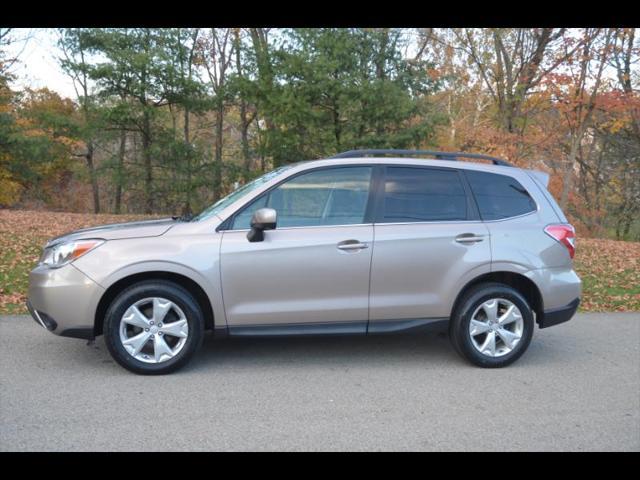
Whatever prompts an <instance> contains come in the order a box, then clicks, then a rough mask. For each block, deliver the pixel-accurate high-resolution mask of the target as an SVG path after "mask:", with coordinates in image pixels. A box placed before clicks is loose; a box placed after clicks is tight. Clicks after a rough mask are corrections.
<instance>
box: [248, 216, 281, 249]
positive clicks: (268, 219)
mask: <svg viewBox="0 0 640 480" xmlns="http://www.w3.org/2000/svg"><path fill="white" fill-rule="evenodd" d="M277 221H278V214H277V213H276V211H275V210H274V209H273V208H261V209H259V210H256V211H255V212H254V213H253V216H252V217H251V230H249V233H247V240H249V241H250V242H262V241H263V240H264V231H265V230H274V229H275V228H276V223H277Z"/></svg>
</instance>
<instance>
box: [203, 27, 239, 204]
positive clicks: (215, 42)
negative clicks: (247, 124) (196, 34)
mask: <svg viewBox="0 0 640 480" xmlns="http://www.w3.org/2000/svg"><path fill="white" fill-rule="evenodd" d="M208 33H209V34H208V35H207V36H205V37H204V38H203V39H202V41H201V55H202V59H203V63H204V65H205V67H206V70H207V74H208V76H209V82H210V85H211V89H212V90H213V94H214V96H215V97H214V98H215V118H216V125H215V145H214V162H215V166H214V184H213V198H214V200H217V199H218V198H220V197H221V194H222V145H223V144H222V142H223V131H224V130H223V128H224V113H225V107H226V94H227V92H226V87H227V72H228V70H229V66H230V64H231V62H232V60H233V53H234V52H233V50H234V49H233V41H232V38H231V37H232V35H233V29H232V28H212V29H210V31H209V32H208Z"/></svg>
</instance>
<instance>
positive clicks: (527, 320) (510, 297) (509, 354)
mask: <svg viewBox="0 0 640 480" xmlns="http://www.w3.org/2000/svg"><path fill="white" fill-rule="evenodd" d="M493 301H497V307H496V308H497V312H498V315H496V316H495V317H499V316H500V312H506V311H507V310H508V309H509V308H510V305H513V306H515V307H516V309H517V310H516V309H513V310H512V312H513V313H512V314H511V315H507V316H506V317H503V318H505V322H509V323H505V324H504V325H500V324H498V322H495V321H491V320H490V318H495V317H493V315H492V314H491V313H487V312H491V310H492V309H491V308H490V309H486V311H485V307H484V305H488V306H492V305H493ZM485 302H486V303H485ZM518 310H519V313H520V315H518ZM474 314H475V317H474ZM472 317H474V320H475V321H474V326H473V327H472V328H473V329H474V331H476V333H475V334H474V335H472V332H471V329H470V324H471V320H472ZM507 318H508V320H506V319H507ZM484 322H486V323H484ZM476 325H480V328H478V327H476ZM487 325H490V327H491V328H495V330H483V329H484V328H489V327H487ZM533 328H534V318H533V312H532V310H531V307H530V306H529V304H528V303H527V300H526V299H525V298H524V297H523V296H522V294H520V293H519V292H518V291H517V290H515V289H514V288H512V287H510V286H508V285H505V284H502V283H494V282H491V283H489V282H487V283H481V284H479V285H476V286H474V287H472V288H471V289H470V290H469V291H468V292H466V293H465V294H464V296H463V297H462V299H461V300H460V302H459V303H458V306H457V307H456V311H455V312H454V314H453V316H452V317H451V321H450V323H449V336H450V338H451V343H452V344H453V347H454V348H455V350H456V351H457V352H458V353H459V354H460V355H461V356H462V357H463V358H465V359H467V360H468V361H469V362H471V363H473V364H474V365H477V366H479V367H484V368H499V367H506V366H507V365H510V364H511V363H513V362H515V361H516V360H517V359H518V358H520V356H522V354H523V353H524V352H525V351H526V350H527V348H528V347H529V344H530V343H531V337H532V336H533ZM505 330H508V332H507V331H505ZM477 332H483V333H477ZM492 332H493V333H492ZM510 333H511V334H510ZM518 334H519V335H520V336H519V338H517V337H518ZM490 335H493V338H494V339H495V340H494V342H491V339H490V338H488V337H489V336H490ZM503 337H504V338H506V339H507V341H505V340H503ZM487 339H488V340H489V341H488V342H486V343H485V341H486V340H487ZM516 339H517V340H516ZM507 342H513V347H512V348H509V345H508V343H507ZM491 343H493V350H494V354H493V355H495V356H492V354H491ZM485 344H486V345H489V347H487V348H486V349H485V350H484V352H481V351H480V349H479V348H482V347H483V346H484V345H485ZM476 345H478V346H476Z"/></svg>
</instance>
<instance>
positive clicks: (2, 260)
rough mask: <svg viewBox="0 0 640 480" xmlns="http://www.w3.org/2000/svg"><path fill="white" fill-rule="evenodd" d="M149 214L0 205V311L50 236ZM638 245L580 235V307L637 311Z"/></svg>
mask: <svg viewBox="0 0 640 480" xmlns="http://www.w3.org/2000/svg"><path fill="white" fill-rule="evenodd" d="M144 218H148V217H145V216H143V215H93V214H81V213H59V212H35V211H18V210H5V209H0V314H8V313H9V314H10V313H26V308H25V300H26V291H27V284H28V273H29V270H31V269H32V268H33V267H34V265H35V264H36V263H37V261H38V258H39V257H40V253H41V251H42V247H43V245H44V244H45V243H46V241H47V240H48V239H50V238H51V237H55V236H57V235H61V234H63V233H66V232H69V231H72V230H76V229H78V228H84V227H90V226H93V225H101V224H105V223H116V222H124V221H130V220H138V219H144ZM639 259H640V243H634V242H618V241H614V240H599V239H585V238H579V239H578V243H577V253H576V263H575V265H576V270H577V271H578V273H579V275H580V277H581V278H582V281H583V282H584V283H583V289H584V292H583V298H582V305H581V309H582V310H584V311H634V310H635V311H639V310H640V260H639Z"/></svg>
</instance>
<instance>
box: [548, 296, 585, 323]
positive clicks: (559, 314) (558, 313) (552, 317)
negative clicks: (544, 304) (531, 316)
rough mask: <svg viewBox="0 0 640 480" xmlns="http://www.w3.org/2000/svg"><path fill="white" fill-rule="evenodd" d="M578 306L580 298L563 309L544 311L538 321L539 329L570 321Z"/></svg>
mask: <svg viewBox="0 0 640 480" xmlns="http://www.w3.org/2000/svg"><path fill="white" fill-rule="evenodd" d="M579 305H580V297H578V298H576V299H575V300H573V301H572V302H571V303H569V304H568V305H565V306H564V307H560V308H554V309H552V310H545V311H544V314H543V315H542V318H540V319H538V325H539V326H540V328H547V327H552V326H554V325H558V324H559V323H563V322H566V321H568V320H571V317H573V316H574V315H575V313H576V310H578V306H579Z"/></svg>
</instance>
